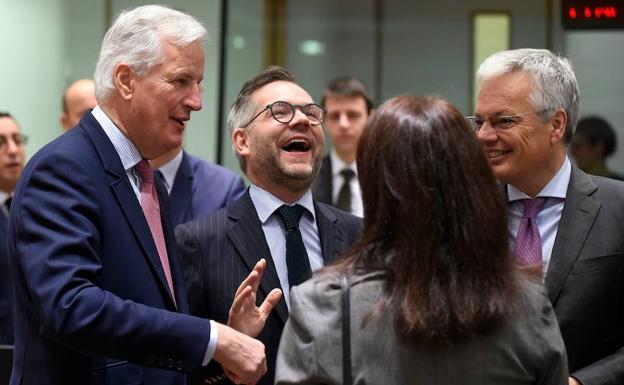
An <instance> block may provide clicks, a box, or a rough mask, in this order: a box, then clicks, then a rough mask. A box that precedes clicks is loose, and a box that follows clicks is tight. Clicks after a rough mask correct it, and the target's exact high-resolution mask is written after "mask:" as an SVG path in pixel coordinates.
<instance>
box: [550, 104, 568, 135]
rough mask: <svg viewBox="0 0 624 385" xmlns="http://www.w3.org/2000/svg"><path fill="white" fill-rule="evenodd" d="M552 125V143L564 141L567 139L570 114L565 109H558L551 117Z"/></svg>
mask: <svg viewBox="0 0 624 385" xmlns="http://www.w3.org/2000/svg"><path fill="white" fill-rule="evenodd" d="M550 123H551V125H552V134H551V136H550V142H551V143H552V144H556V143H563V142H564V140H565V134H566V126H567V125H568V114H567V113H566V112H565V111H564V110H563V109H561V108H560V109H558V110H557V111H555V114H554V115H553V117H552V118H550Z"/></svg>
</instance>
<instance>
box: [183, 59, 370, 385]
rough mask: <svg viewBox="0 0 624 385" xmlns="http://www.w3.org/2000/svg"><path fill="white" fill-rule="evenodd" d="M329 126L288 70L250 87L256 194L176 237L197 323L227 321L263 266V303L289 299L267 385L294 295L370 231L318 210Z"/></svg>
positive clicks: (240, 103)
mask: <svg viewBox="0 0 624 385" xmlns="http://www.w3.org/2000/svg"><path fill="white" fill-rule="evenodd" d="M324 118H325V110H324V109H323V108H322V107H321V106H319V105H317V104H314V103H313V101H312V98H311V97H310V95H309V94H308V93H307V92H306V91H305V90H304V89H303V88H301V87H300V86H299V85H297V83H296V82H295V79H294V78H293V76H292V75H291V74H290V73H289V72H288V71H287V70H285V69H283V68H279V67H269V68H267V69H266V70H264V71H263V72H261V73H260V74H258V75H256V76H255V77H254V78H253V79H251V80H249V81H248V82H246V83H245V84H244V85H243V88H242V89H241V91H240V93H239V94H238V97H237V99H236V101H235V102H234V105H233V106H232V108H231V110H230V114H229V117H228V129H229V131H230V134H231V137H232V143H233V149H234V152H235V154H236V156H237V157H238V159H239V163H240V166H241V169H242V170H243V172H245V174H246V175H247V177H248V178H249V180H250V181H251V183H252V185H251V186H250V188H249V189H248V190H247V191H246V192H245V194H244V195H243V196H242V197H241V198H240V199H238V200H237V201H236V202H234V203H232V204H230V205H229V206H227V207H226V208H224V209H222V210H220V211H218V212H216V213H214V214H212V215H210V216H207V217H203V218H200V219H198V220H195V221H193V222H190V223H187V224H183V225H180V226H178V227H177V228H176V240H177V242H178V248H179V254H180V258H181V262H182V269H183V271H184V275H185V279H186V281H187V285H188V286H189V306H190V310H191V313H192V314H195V315H199V316H202V317H211V318H212V319H214V320H216V321H219V320H223V321H226V320H227V319H228V309H229V304H230V303H232V301H233V299H234V295H235V293H237V288H238V285H239V282H241V281H242V280H243V279H244V278H245V277H246V276H247V275H248V274H250V272H251V271H252V269H253V267H254V265H255V264H256V262H257V261H258V260H259V259H260V258H265V259H266V260H267V267H266V270H265V272H264V277H263V278H262V281H261V282H260V285H259V287H260V290H259V291H258V293H257V296H258V297H260V299H262V298H265V297H267V296H270V295H272V294H270V293H272V291H273V290H274V289H275V288H280V289H281V290H282V291H283V293H284V296H283V300H281V301H280V302H279V304H278V305H277V306H276V307H275V310H274V311H273V312H272V313H271V314H270V315H269V317H268V319H267V321H266V326H265V328H264V329H263V330H262V332H261V333H260V334H259V336H258V338H259V340H260V341H262V342H263V343H264V344H265V346H266V354H267V375H266V376H265V377H264V378H263V379H262V380H261V381H260V384H273V377H274V375H275V357H276V353H277V348H278V344H279V339H280V336H281V333H282V329H283V327H284V323H285V322H286V318H287V317H288V308H289V306H290V305H289V292H290V287H291V286H293V285H296V284H298V283H301V282H302V281H303V280H305V279H307V278H308V277H309V276H310V274H311V272H312V271H314V270H317V269H319V268H321V267H322V266H323V265H324V264H325V263H327V262H329V261H331V260H333V259H335V258H336V257H338V256H339V255H340V254H341V253H342V252H344V251H345V250H346V249H347V248H348V247H349V246H350V245H351V244H352V243H353V242H354V241H355V240H356V239H357V238H358V236H359V234H360V231H361V221H360V220H359V219H358V218H356V217H354V216H352V215H349V214H347V213H344V212H342V211H340V210H337V209H335V208H333V207H330V206H328V205H325V204H323V203H318V202H316V201H314V200H313V198H312V194H311V192H310V185H311V184H312V181H313V180H314V177H315V176H316V174H317V171H318V168H319V165H320V161H321V157H322V155H323V148H324V139H323V129H322V127H321V123H322V122H323V120H324ZM283 205H285V206H290V207H292V210H293V211H294V212H296V213H298V214H300V215H301V217H300V219H299V218H297V215H295V216H294V217H292V216H290V214H292V213H290V211H289V209H286V208H285V207H284V208H282V206H283ZM282 216H284V219H283V218H282ZM285 223H288V225H285ZM297 224H298V228H296V227H297V226H296V225H297ZM244 287H245V285H241V289H242V288H244ZM257 288H258V286H257V285H255V286H254V287H253V288H252V291H254V292H255V291H256V290H257ZM237 294H238V293H237ZM259 332H260V331H259V330H254V331H249V334H251V335H255V334H257V333H259ZM217 369H218V368H217ZM213 370H214V368H213ZM213 374H214V372H209V373H207V375H213Z"/></svg>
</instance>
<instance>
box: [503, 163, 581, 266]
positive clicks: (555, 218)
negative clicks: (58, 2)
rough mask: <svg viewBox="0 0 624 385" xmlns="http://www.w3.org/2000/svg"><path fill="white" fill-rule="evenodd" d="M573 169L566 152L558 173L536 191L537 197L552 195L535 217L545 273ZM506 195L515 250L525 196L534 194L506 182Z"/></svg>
mask: <svg viewBox="0 0 624 385" xmlns="http://www.w3.org/2000/svg"><path fill="white" fill-rule="evenodd" d="M571 173H572V166H571V165H570V160H569V159H568V157H567V156H566V159H565V161H564V162H563V165H562V166H561V168H560V169H559V171H558V172H557V174H555V176H554V177H553V178H552V179H551V180H550V182H548V183H547V184H546V186H544V188H543V189H542V190H541V191H540V192H539V193H537V195H536V197H547V198H550V199H547V200H546V203H545V204H544V208H543V209H542V211H540V212H539V213H538V214H537V218H536V222H537V228H538V230H539V234H540V238H541V239H542V265H543V269H544V274H546V272H547V271H548V264H549V263H550V256H551V255H552V249H553V246H554V245H555V238H556V237H557V229H558V228H559V221H560V220H561V213H562V212H563V206H564V204H565V198H566V194H567V191H568V185H569V184H570V175H571ZM507 197H508V199H507V201H508V202H509V203H508V213H509V219H508V226H507V229H508V235H509V237H508V239H509V248H510V250H513V249H514V247H515V245H516V235H517V234H518V227H519V226H520V220H521V219H522V215H523V212H524V204H523V203H522V199H530V198H531V197H530V196H528V195H527V194H525V193H523V192H522V191H520V190H518V189H517V188H515V187H514V186H512V185H507Z"/></svg>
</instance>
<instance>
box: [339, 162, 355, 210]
mask: <svg viewBox="0 0 624 385" xmlns="http://www.w3.org/2000/svg"><path fill="white" fill-rule="evenodd" d="M340 175H342V178H343V179H344V182H343V183H342V187H340V191H339V192H338V198H337V199H336V207H337V208H339V209H340V210H342V211H346V212H348V213H350V212H351V179H353V177H354V176H355V172H353V170H351V169H350V168H344V169H342V171H340Z"/></svg>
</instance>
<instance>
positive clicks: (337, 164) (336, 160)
mask: <svg viewBox="0 0 624 385" xmlns="http://www.w3.org/2000/svg"><path fill="white" fill-rule="evenodd" d="M329 157H330V159H331V162H332V176H337V175H338V174H340V172H341V171H342V170H344V169H345V168H350V169H351V170H353V172H354V173H355V175H357V166H356V163H355V162H351V163H350V164H347V163H346V162H345V161H344V160H342V159H340V157H339V156H338V154H336V151H335V150H334V149H333V148H332V150H331V151H330V152H329Z"/></svg>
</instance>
